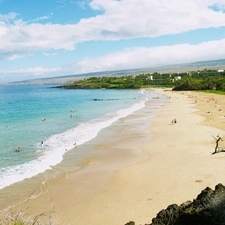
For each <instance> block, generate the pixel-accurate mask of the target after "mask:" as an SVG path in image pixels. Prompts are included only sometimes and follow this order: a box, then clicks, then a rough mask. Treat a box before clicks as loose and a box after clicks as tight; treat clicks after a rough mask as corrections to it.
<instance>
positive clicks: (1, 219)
mask: <svg viewBox="0 0 225 225" xmlns="http://www.w3.org/2000/svg"><path fill="white" fill-rule="evenodd" d="M28 201H29V199H28V200H27V201H25V203H22V204H21V206H20V207H19V209H15V208H13V207H10V208H9V209H7V210H5V211H4V212H2V213H1V215H0V225H57V224H59V223H58V220H59V217H57V216H56V211H55V209H54V205H53V199H52V198H51V206H50V210H49V212H47V213H40V214H38V215H36V216H34V217H31V216H29V217H28V216H27V214H28V210H29V208H28V207H25V206H26V203H27V202H28Z"/></svg>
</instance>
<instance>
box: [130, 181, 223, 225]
mask: <svg viewBox="0 0 225 225" xmlns="http://www.w3.org/2000/svg"><path fill="white" fill-rule="evenodd" d="M126 225H135V223H134V222H129V223H127V224H126ZM146 225H225V186H223V185H222V184H218V185H217V186H216V187H215V190H214V191H213V190H212V189H210V188H209V187H207V188H206V189H204V190H203V191H202V192H201V193H200V194H199V195H198V196H197V198H196V199H194V200H193V202H186V203H183V204H181V205H180V206H178V205H176V204H173V205H170V206H168V207H167V209H163V210H161V211H160V212H159V213H158V214H157V216H156V218H154V219H152V223H151V224H146Z"/></svg>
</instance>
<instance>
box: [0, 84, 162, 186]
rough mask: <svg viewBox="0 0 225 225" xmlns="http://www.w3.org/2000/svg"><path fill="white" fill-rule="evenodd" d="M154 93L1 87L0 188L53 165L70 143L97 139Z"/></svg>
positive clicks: (47, 87) (138, 107)
mask: <svg viewBox="0 0 225 225" xmlns="http://www.w3.org/2000/svg"><path fill="white" fill-rule="evenodd" d="M157 95H158V94H157V93H154V92H152V91H145V90H106V89H100V90H65V89H58V88H52V87H51V86H47V85H43V86H41V85H35V86H32V85H29V86H0V127H1V129H0V189H2V188H4V187H6V186H9V185H11V184H13V183H15V182H18V181H21V180H23V179H25V178H29V177H32V176H35V175H37V174H39V173H42V172H44V171H46V170H47V169H51V167H52V166H54V165H57V164H58V163H60V162H61V161H62V160H63V155H64V154H65V152H67V151H69V150H70V149H72V148H73V147H74V143H76V145H82V144H83V143H85V142H87V141H89V140H91V139H92V138H95V137H96V136H97V134H98V132H99V131H100V130H101V129H104V128H105V127H108V126H110V125H111V124H112V123H114V122H115V121H116V120H118V119H120V118H121V117H125V116H127V115H129V114H131V113H133V112H134V111H136V110H138V109H141V108H143V107H144V106H145V105H144V104H145V101H146V100H148V99H151V98H153V97H156V96H157ZM42 142H43V144H41V143H42ZM18 147H20V148H21V152H17V151H16V150H17V148H18Z"/></svg>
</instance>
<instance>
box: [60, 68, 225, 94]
mask: <svg viewBox="0 0 225 225" xmlns="http://www.w3.org/2000/svg"><path fill="white" fill-rule="evenodd" d="M146 87H172V88H173V90H214V91H215V90H217V91H218V90H220V91H221V92H224V91H225V72H224V71H217V70H206V69H205V70H203V71H191V72H185V73H164V74H161V73H157V72H154V73H152V74H150V73H147V74H139V75H136V76H121V77H119V76H117V77H115V76H114V77H90V78H88V79H84V80H79V81H75V82H72V83H69V84H67V85H64V86H60V88H66V89H98V88H106V89H139V88H146Z"/></svg>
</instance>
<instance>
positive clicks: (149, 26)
mask: <svg viewBox="0 0 225 225" xmlns="http://www.w3.org/2000/svg"><path fill="white" fill-rule="evenodd" d="M59 3H65V2H64V1H59ZM213 4H218V5H219V6H220V7H224V5H225V4H224V0H204V1H202V0H184V1H180V0H168V1H164V0H157V1H155V0H121V1H115V0H93V1H91V2H90V6H91V7H92V8H93V9H94V10H102V12H103V14H101V15H97V16H96V17H92V18H88V19H82V20H81V21H80V22H79V23H77V24H69V25H60V24H50V23H47V24H38V23H33V24H27V23H26V22H25V21H21V20H15V19H16V16H17V14H16V13H10V14H7V15H0V20H1V21H2V22H0V42H1V43H4V45H1V46H0V54H1V58H2V59H3V58H5V59H8V58H9V53H10V52H13V51H16V52H21V53H22V52H23V51H26V52H34V51H37V50H41V51H47V50H49V49H65V50H74V49H75V45H76V44H77V43H79V42H84V41H88V40H120V39H129V38H136V37H156V36H160V35H165V34H176V33H180V32H185V31H189V30H194V29H198V28H207V27H220V26H225V14H224V13H222V12H221V11H217V12H216V11H213V10H212V9H210V8H209V6H211V5H213ZM46 18H47V17H44V18H42V19H46ZM6 20H7V21H8V20H10V21H11V20H14V22H13V23H12V22H11V23H9V22H7V23H5V22H3V21H6ZM12 54H13V53H12ZM21 55H22V56H23V55H24V54H21ZM25 55H26V54H25ZM11 58H12V57H11Z"/></svg>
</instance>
